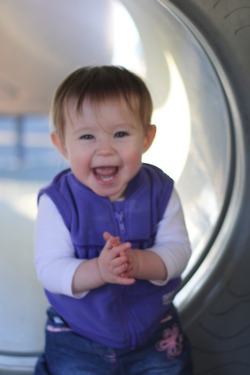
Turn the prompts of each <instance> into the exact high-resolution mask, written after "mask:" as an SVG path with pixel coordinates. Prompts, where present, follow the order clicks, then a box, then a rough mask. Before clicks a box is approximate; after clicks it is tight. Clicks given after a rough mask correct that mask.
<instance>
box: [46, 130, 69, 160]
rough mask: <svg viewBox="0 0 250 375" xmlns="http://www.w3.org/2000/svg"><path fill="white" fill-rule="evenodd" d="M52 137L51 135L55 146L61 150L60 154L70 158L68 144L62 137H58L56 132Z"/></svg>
mask: <svg viewBox="0 0 250 375" xmlns="http://www.w3.org/2000/svg"><path fill="white" fill-rule="evenodd" d="M50 137H51V140H52V142H53V144H54V146H55V147H56V148H57V149H58V151H59V152H60V154H61V155H62V156H63V157H64V158H66V159H68V152H67V149H66V146H65V144H64V143H63V142H62V141H61V140H60V138H59V137H58V135H57V134H56V133H51V135H50Z"/></svg>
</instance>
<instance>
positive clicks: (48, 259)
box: [35, 189, 191, 298]
mask: <svg viewBox="0 0 250 375" xmlns="http://www.w3.org/2000/svg"><path fill="white" fill-rule="evenodd" d="M148 250H151V251H154V252H155V253H157V254H158V255H159V256H160V257H161V259H162V260H163V262H164V264H165V265H166V268H167V272H168V278H167V280H165V281H152V283H154V284H156V285H163V284H166V283H167V281H168V280H170V279H172V278H175V277H178V276H180V275H181V273H182V272H183V271H184V269H185V267H186V265H187V262H188V260H189V258H190V255H191V249H190V243H189V239H188V234H187V230H186V226H185V221H184V216H183V211H182V207H181V202H180V199H179V196H178V194H177V192H176V190H175V189H174V190H173V192H172V194H171V197H170V200H169V203H168V205H167V208H166V210H165V213H164V215H163V218H162V220H161V221H160V222H159V223H158V228H157V235H156V239H155V244H154V245H153V247H152V248H150V249H148ZM83 261H85V260H83V259H78V258H76V257H75V250H74V246H73V244H72V241H71V238H70V232H69V230H68V228H67V227H66V225H65V224H64V221H63V219H62V217H61V215H60V213H59V211H58V209H57V207H56V206H55V204H54V203H53V201H52V200H51V199H50V198H49V197H48V196H47V195H45V194H44V195H42V197H41V198H40V201H39V208H38V215H37V220H36V225H35V267H36V270H37V275H38V279H39V281H40V282H41V284H42V286H43V287H44V288H45V289H47V290H49V291H50V292H53V293H59V294H65V295H67V296H71V297H76V298H79V297H83V296H84V295H85V294H86V293H87V292H85V293H83V294H81V295H80V296H79V295H77V296H74V295H73V293H72V280H73V276H74V273H75V271H76V269H77V268H78V266H79V265H80V263H82V262H83Z"/></svg>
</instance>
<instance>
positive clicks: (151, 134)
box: [143, 124, 156, 153]
mask: <svg viewBox="0 0 250 375" xmlns="http://www.w3.org/2000/svg"><path fill="white" fill-rule="evenodd" d="M155 134H156V126H155V125H151V124H150V125H149V127H148V129H147V133H146V134H145V136H144V144H143V153H145V152H146V151H148V149H149V148H150V146H151V145H152V143H153V141H154V139H155Z"/></svg>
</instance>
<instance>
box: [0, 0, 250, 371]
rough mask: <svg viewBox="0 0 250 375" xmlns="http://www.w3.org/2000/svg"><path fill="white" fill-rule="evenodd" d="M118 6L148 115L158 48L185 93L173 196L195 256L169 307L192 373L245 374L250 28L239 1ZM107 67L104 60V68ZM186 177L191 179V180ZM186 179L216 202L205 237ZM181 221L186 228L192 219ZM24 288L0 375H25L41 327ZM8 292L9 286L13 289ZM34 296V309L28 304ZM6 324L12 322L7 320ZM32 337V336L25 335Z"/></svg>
mask: <svg viewBox="0 0 250 375" xmlns="http://www.w3.org/2000/svg"><path fill="white" fill-rule="evenodd" d="M121 3H122V4H123V5H124V6H125V8H126V9H128V11H129V12H130V14H131V16H132V18H133V19H134V21H135V23H136V25H137V28H138V30H139V33H140V36H141V45H142V49H143V53H144V60H145V65H146V68H147V70H146V71H147V76H146V78H147V82H148V84H149V86H150V88H151V89H152V91H153V95H154V102H155V105H156V107H159V108H160V107H161V106H162V105H163V103H164V102H165V101H166V98H168V97H169V94H170V87H171V85H170V83H171V74H170V73H171V72H170V70H169V65H168V64H166V59H165V55H164V51H165V50H166V49H167V50H168V51H169V52H170V54H171V56H172V57H173V58H174V61H175V63H176V65H177V67H178V71H179V72H181V77H182V81H183V82H184V86H185V88H186V91H187V96H188V103H189V106H190V113H191V122H190V124H191V125H190V126H191V146H190V148H189V159H187V160H186V163H185V165H184V167H183V170H182V174H181V176H180V179H179V181H178V189H180V192H181V195H182V198H183V203H184V206H185V207H186V215H187V216H190V210H191V209H192V207H194V206H196V207H198V208H197V210H198V211H197V212H198V216H197V225H198V226H200V228H201V229H200V233H199V236H198V237H199V238H198V242H197V244H196V245H195V246H196V247H197V248H199V246H200V248H199V249H198V251H197V249H194V257H193V259H194V261H193V264H192V263H191V266H190V267H189V271H188V272H187V273H186V275H185V283H186V285H184V287H183V289H182V290H181V291H180V293H179V294H178V296H177V299H176V304H177V305H178V307H179V309H180V311H181V315H182V320H183V323H184V326H185V327H186V329H187V332H188V334H189V337H190V341H191V344H192V347H193V353H194V362H195V373H197V374H203V373H204V374H205V373H211V374H213V375H217V374H222V373H223V374H227V375H231V374H233V373H235V372H237V373H238V374H246V373H247V371H248V367H249V359H248V356H247V352H248V348H249V338H248V336H249V335H248V325H249V316H250V314H249V295H250V291H249V281H248V282H247V280H249V252H248V243H249V234H248V228H247V227H248V222H249V191H250V189H249V177H247V175H248V176H249V143H247V142H249V117H250V116H249V108H248V105H247V100H248V97H249V94H248V95H247V93H249V87H250V85H249V78H248V77H250V75H249V69H250V68H249V66H250V64H249V61H248V59H249V53H248V52H249V33H247V32H248V28H247V27H244V26H247V24H244V22H245V20H246V21H248V20H249V18H248V17H247V14H248V15H249V14H250V11H249V13H247V12H248V9H249V7H248V5H247V1H241V3H240V5H239V2H238V1H236V0H234V1H232V0H230V1H228V0H227V1H223V0H221V1H218V0H214V1H210V2H200V1H199V0H196V1H192V0H186V1H185V2H183V1H182V0H177V1H173V2H169V1H167V0H166V1H159V2H157V1H147V2H145V1H144V0H138V1H137V2H134V1H131V0H124V1H122V2H121ZM237 9H238V11H237ZM171 12H173V13H171ZM243 12H244V14H243ZM245 17H246V18H245ZM155 41H157V43H155ZM177 46H178V48H177ZM229 56H230V58H229ZM109 59H110V57H107V60H105V61H110V60H109ZM100 61H102V59H100ZM71 63H72V62H70V63H69V66H68V68H67V69H69V68H70V66H71ZM120 63H121V64H122V61H121V62H120ZM62 74H64V73H62ZM206 90H207V91H206ZM213 93H215V94H216V95H215V98H214V99H215V102H216V103H214V102H213V101H212V98H211V97H212V96H213ZM217 106H218V107H217ZM216 108H217V112H216ZM218 108H219V109H218ZM211 109H212V110H213V111H212V110H211ZM216 123H218V124H219V125H220V127H219V128H218V129H217V131H216V127H213V126H214V125H215V124H216ZM199 146H200V147H199ZM194 150H195V152H196V153H197V155H198V156H202V158H204V162H203V164H202V165H201V166H200V165H199V168H197V165H198V158H196V159H195V157H193V158H192V160H190V154H192V153H194ZM196 161H197V164H196ZM220 163H221V164H220ZM204 168H205V169H204ZM215 169H216V171H217V173H215ZM191 170H192V171H193V172H192V173H195V174H194V176H193V177H192V179H190V173H191ZM197 176H198V177H197ZM195 177H196V178H197V183H198V187H197V189H198V191H200V190H201V188H202V185H204V186H206V184H207V183H208V182H209V181H210V180H212V179H213V181H212V186H213V189H212V191H213V193H214V194H215V196H216V198H217V201H218V204H217V206H216V207H215V208H216V210H218V212H217V215H216V218H215V220H214V221H212V224H211V223H210V224H209V221H208V222H206V221H205V224H208V225H209V226H208V228H209V230H206V228H205V229H203V226H202V225H201V221H202V220H199V219H200V218H201V217H203V218H204V217H205V218H206V217H207V216H206V215H205V216H204V212H208V213H209V211H210V210H209V209H210V207H209V205H208V204H207V202H204V201H203V200H202V201H201V205H197V204H196V203H197V199H196V200H194V199H190V196H191V194H192V193H194V192H192V185H191V188H189V189H187V186H188V185H189V184H190V180H191V182H192V181H194V180H195ZM219 179H220V182H219ZM229 184H230V186H229ZM33 187H34V186H33ZM37 188H38V187H37ZM26 189H27V187H26ZM187 191H188V193H187ZM32 192H33V190H32ZM196 196H198V194H196ZM188 201H190V202H191V204H188ZM202 203H204V204H203V207H202ZM206 210H207V211H206ZM8 212H10V211H8ZM189 220H191V222H192V220H193V219H192V218H190V219H189ZM27 225H28V226H27V231H28V232H29V233H30V232H31V230H32V228H31V225H30V223H29V224H28V222H27ZM202 241H203V242H202ZM23 246H24V243H23ZM195 252H196V254H195ZM30 256H31V255H30V254H29V257H30ZM5 261H6V258H5ZM196 268H198V269H197V271H196V272H194V271H195V270H196ZM22 272H25V269H24V271H22ZM19 273H20V272H19ZM7 277H8V275H7ZM20 277H21V278H22V273H21V275H20ZM32 278H33V275H32V276H31V279H32ZM23 280H25V276H24V275H23ZM29 280H30V279H29V278H28V279H27V280H26V281H25V282H24V283H23V285H22V288H26V290H28V291H29V298H28V299H25V298H24V300H23V302H24V303H25V304H26V305H27V304H28V305H29V306H32V308H34V309H35V312H34V314H33V315H32V314H31V321H32V324H31V326H30V324H29V323H27V326H25V321H26V320H25V319H27V317H26V318H23V316H22V314H19V315H18V314H17V315H18V319H17V320H16V322H17V328H16V331H17V332H18V327H19V329H20V325H19V326H18V324H20V322H21V323H22V324H23V325H22V327H23V329H24V328H25V329H26V327H29V330H28V331H26V333H25V331H24V332H21V331H22V330H21V331H19V333H20V336H19V338H20V341H18V336H17V337H16V339H17V340H16V345H14V346H13V347H12V346H11V345H12V344H13V342H14V341H15V340H14V339H10V340H9V341H8V340H5V342H3V343H2V346H3V348H1V353H0V373H3V374H7V369H9V370H10V371H12V373H13V372H14V373H15V372H16V371H17V372H18V373H25V371H26V372H31V370H30V369H31V368H32V366H33V363H34V361H35V358H36V353H35V352H36V351H39V350H40V349H41V345H42V343H41V336H42V332H43V327H42V326H41V325H42V322H43V320H44V319H45V311H44V310H45V306H46V302H45V301H44V300H42V292H41V290H40V289H38V290H37V289H36V284H34V288H31V286H30V285H28V284H29ZM14 284H15V283H14ZM15 288H16V284H15V285H14V289H13V290H15ZM4 290H5V294H6V289H4ZM33 293H34V294H33ZM37 293H38V294H39V301H37V302H38V304H36V302H35V305H34V301H36V298H37ZM34 295H35V298H34ZM13 301H14V300H13ZM38 306H39V313H38V314H37V311H36V309H37V308H38ZM14 310H15V304H14V302H13V311H14ZM31 311H32V309H31ZM31 311H30V312H31ZM13 318H14V319H15V318H16V316H15V314H14V315H13ZM22 319H24V320H22ZM32 319H33V320H32ZM14 321H15V320H13V322H14ZM26 322H27V321H26ZM8 324H10V325H11V322H7V325H6V326H8ZM37 326H39V327H40V331H39V329H37ZM8 332H11V330H8ZM34 332H39V333H35V336H34ZM22 334H24V335H26V337H27V338H28V337H30V339H31V341H29V342H27V348H28V349H27V348H26V350H23V349H24V348H25V343H24V345H23V346H22V345H21V344H20V342H21V341H22ZM36 335H37V336H36ZM6 342H7V346H6ZM8 343H9V345H10V346H9V347H8ZM32 343H35V344H34V347H36V349H35V350H34V351H33V350H32V349H33V348H31V347H30V346H31V345H32ZM4 345H5V346H4ZM16 355H18V356H16ZM15 369H17V370H16V371H15Z"/></svg>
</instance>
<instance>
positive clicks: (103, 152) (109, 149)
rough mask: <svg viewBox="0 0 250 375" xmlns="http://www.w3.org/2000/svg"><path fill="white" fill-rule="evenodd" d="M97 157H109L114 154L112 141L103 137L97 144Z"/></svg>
mask: <svg viewBox="0 0 250 375" xmlns="http://www.w3.org/2000/svg"><path fill="white" fill-rule="evenodd" d="M96 153H97V155H98V156H110V155H113V154H114V153H115V149H114V146H113V142H112V139H110V138H109V137H105V139H102V140H100V141H99V142H98V147H97V151H96Z"/></svg>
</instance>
